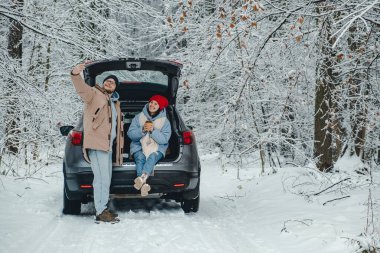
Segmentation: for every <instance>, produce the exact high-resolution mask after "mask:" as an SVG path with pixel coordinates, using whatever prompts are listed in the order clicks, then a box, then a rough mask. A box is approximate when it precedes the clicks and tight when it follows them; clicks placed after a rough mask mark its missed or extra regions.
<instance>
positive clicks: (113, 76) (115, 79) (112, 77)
mask: <svg viewBox="0 0 380 253" xmlns="http://www.w3.org/2000/svg"><path fill="white" fill-rule="evenodd" d="M107 79H113V80H114V81H115V84H116V88H115V90H116V89H117V87H118V86H119V79H117V77H116V76H115V75H109V76H107V77H106V78H104V80H103V83H104V82H105V81H106V80H107Z"/></svg>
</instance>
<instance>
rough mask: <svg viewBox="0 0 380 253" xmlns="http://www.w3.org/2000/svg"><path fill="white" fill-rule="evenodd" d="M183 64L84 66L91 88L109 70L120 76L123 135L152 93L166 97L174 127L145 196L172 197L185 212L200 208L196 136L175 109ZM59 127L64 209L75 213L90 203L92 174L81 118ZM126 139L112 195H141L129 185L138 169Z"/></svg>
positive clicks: (147, 62)
mask: <svg viewBox="0 0 380 253" xmlns="http://www.w3.org/2000/svg"><path fill="white" fill-rule="evenodd" d="M181 68H182V64H180V63H178V62H176V61H166V60H147V59H131V58H128V59H124V58H123V59H117V60H103V61H95V62H91V63H90V64H88V65H86V68H85V70H84V72H83V74H84V80H85V81H86V83H87V84H88V85H90V86H94V85H95V84H96V83H101V82H102V80H103V79H104V78H105V77H106V76H108V75H110V74H113V75H116V76H117V77H118V79H119V82H120V85H119V87H118V88H117V92H118V93H119V95H120V99H119V100H120V102H121V110H122V113H123V115H124V132H125V133H126V132H127V131H128V128H129V126H130V124H131V122H132V119H133V117H134V116H135V115H136V114H138V113H139V112H141V110H142V108H143V106H144V105H145V104H146V103H148V99H149V98H150V97H151V96H152V95H155V94H160V95H163V96H165V97H166V98H167V99H168V101H169V106H168V107H167V109H166V111H167V118H168V119H169V120H170V123H171V128H172V135H171V138H170V140H169V148H168V151H167V153H166V156H165V158H163V159H162V160H160V161H159V162H158V164H157V165H156V167H155V169H154V174H153V175H152V176H151V177H149V178H148V183H149V184H150V185H151V188H152V189H151V191H150V192H149V193H150V194H149V195H148V196H147V197H144V198H162V199H171V200H175V201H177V202H180V203H181V207H182V209H183V210H184V212H185V213H188V212H197V211H198V209H199V184H200V173H201V165H200V161H199V156H198V151H197V146H196V143H195V138H194V134H193V132H192V131H191V129H190V128H189V127H187V126H186V125H185V123H184V122H183V120H182V119H181V116H180V114H179V112H178V111H177V108H176V95H177V90H178V84H179V77H180V74H181ZM73 92H74V89H73ZM60 131H61V133H62V135H64V136H67V141H66V147H65V156H64V159H63V175H64V188H63V213H65V214H79V213H80V212H81V204H82V203H88V202H89V201H93V188H92V181H93V173H92V170H91V167H90V164H89V163H87V162H86V161H85V160H84V158H83V154H82V142H83V140H82V136H83V119H82V117H81V118H80V120H79V122H78V124H77V125H76V126H75V127H73V126H63V127H61V128H60ZM124 138H125V141H124V149H123V164H122V165H121V166H115V165H114V166H113V168H112V170H113V172H112V181H111V188H110V197H111V198H142V197H141V196H140V194H139V192H138V191H137V190H135V188H134V187H133V184H134V182H133V180H134V179H135V177H136V170H135V163H134V161H133V160H132V159H131V157H130V154H129V150H130V143H131V140H130V139H129V138H128V136H127V135H126V134H125V136H124ZM114 148H115V147H114ZM114 159H115V157H114Z"/></svg>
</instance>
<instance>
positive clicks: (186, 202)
mask: <svg viewBox="0 0 380 253" xmlns="http://www.w3.org/2000/svg"><path fill="white" fill-rule="evenodd" d="M200 184H201V180H200V178H199V180H198V185H197V187H196V188H195V189H194V190H193V191H191V192H188V193H187V194H186V195H187V196H188V195H190V196H191V195H193V196H197V197H195V198H192V199H187V198H186V197H185V195H184V196H183V199H182V201H181V207H182V210H183V211H184V212H185V213H190V212H193V213H196V212H198V210H199V201H200V190H199V189H200ZM184 197H185V198H184Z"/></svg>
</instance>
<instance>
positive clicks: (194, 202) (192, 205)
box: [181, 195, 200, 213]
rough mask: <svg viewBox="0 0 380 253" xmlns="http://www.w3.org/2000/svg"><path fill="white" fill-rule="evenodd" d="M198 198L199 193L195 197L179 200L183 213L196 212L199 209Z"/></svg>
mask: <svg viewBox="0 0 380 253" xmlns="http://www.w3.org/2000/svg"><path fill="white" fill-rule="evenodd" d="M199 200H200V196H199V195H198V197H196V198H195V199H188V200H183V201H182V202H181V207H182V210H183V211H184V212H185V213H190V212H193V213H196V212H198V210H199Z"/></svg>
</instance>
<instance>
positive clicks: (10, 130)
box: [5, 0, 24, 154]
mask: <svg viewBox="0 0 380 253" xmlns="http://www.w3.org/2000/svg"><path fill="white" fill-rule="evenodd" d="M23 4H24V0H13V6H12V8H13V9H14V10H15V11H16V12H17V11H19V10H20V9H22V7H23ZM22 33H23V27H22V25H21V23H20V22H18V21H16V20H11V22H10V26H9V34H8V54H9V56H10V57H11V58H12V59H14V60H15V63H16V64H17V63H18V64H20V65H21V62H22ZM8 82H9V83H10V85H9V87H12V88H10V90H9V91H8V92H7V93H8V94H7V95H8V96H9V95H10V97H12V98H11V100H10V102H9V104H8V107H7V110H6V121H7V122H8V124H7V128H6V137H5V138H6V141H5V145H6V147H7V149H8V150H9V151H10V152H11V153H14V154H17V153H18V152H19V146H18V144H19V141H18V135H19V133H20V130H19V126H18V121H19V116H18V113H19V110H18V109H17V108H18V106H19V99H18V97H19V96H16V95H15V96H13V94H14V93H16V89H17V84H15V83H14V81H13V80H12V79H9V80H8ZM18 95H19V94H18Z"/></svg>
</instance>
